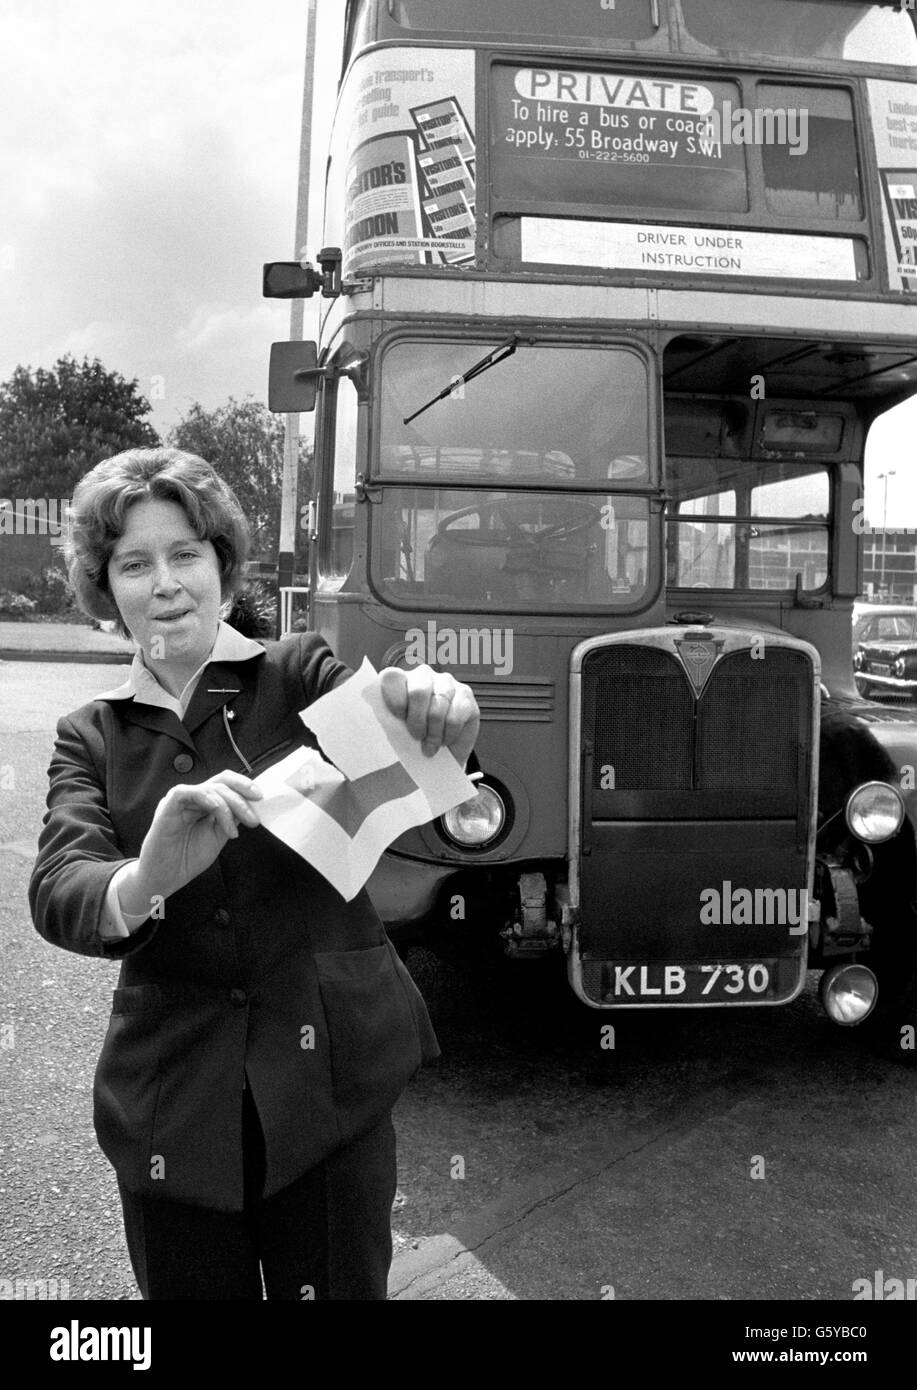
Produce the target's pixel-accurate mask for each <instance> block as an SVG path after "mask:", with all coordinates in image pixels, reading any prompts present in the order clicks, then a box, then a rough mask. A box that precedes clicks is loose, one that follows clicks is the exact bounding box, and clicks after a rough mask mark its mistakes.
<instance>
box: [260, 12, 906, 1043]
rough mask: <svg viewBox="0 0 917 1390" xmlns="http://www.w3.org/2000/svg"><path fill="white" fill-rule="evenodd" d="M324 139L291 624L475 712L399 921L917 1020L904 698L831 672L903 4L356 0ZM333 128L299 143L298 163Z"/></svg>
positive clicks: (851, 541)
mask: <svg viewBox="0 0 917 1390" xmlns="http://www.w3.org/2000/svg"><path fill="white" fill-rule="evenodd" d="M325 156H326V169H327V179H326V197H325V221H324V228H323V243H324V245H323V248H322V250H321V251H320V252H319V254H318V260H319V264H320V270H319V271H314V270H312V268H311V266H307V265H305V264H302V265H300V264H297V263H289V262H288V263H282V262H278V263H273V264H272V265H270V266H267V267H266V268H265V293H266V294H269V295H275V296H283V297H296V296H299V295H311V294H313V293H315V292H316V291H317V290H319V289H320V290H321V295H322V298H321V315H320V332H319V339H318V342H317V343H316V344H305V345H303V344H288V345H277V348H276V352H275V357H274V360H273V361H272V404H273V405H274V406H275V408H278V409H284V410H288V411H290V410H302V409H310V408H315V409H316V410H317V419H316V469H315V493H314V497H313V498H312V499H311V502H312V505H311V506H310V509H309V516H310V527H311V530H312V537H311V539H312V544H311V547H310V562H309V563H310V588H309V619H310V625H311V626H312V627H314V628H315V629H316V630H317V631H319V632H320V633H322V634H323V635H324V636H325V637H326V638H327V639H328V641H329V642H330V643H331V645H332V647H333V648H334V650H335V651H336V652H337V653H338V655H340V656H341V657H342V658H343V659H344V660H346V661H348V662H350V663H351V664H357V663H359V661H360V660H361V658H362V656H363V655H364V654H367V655H369V657H370V658H371V659H372V660H373V662H374V663H375V665H376V666H377V668H381V667H383V666H388V665H401V666H404V667H409V666H411V665H412V664H416V663H419V662H421V661H427V662H429V663H430V664H431V665H433V666H435V667H438V668H440V669H448V670H450V671H451V672H453V674H454V675H455V676H456V677H458V678H460V679H462V680H465V681H467V682H468V683H469V684H470V685H471V686H472V687H473V689H474V691H475V693H476V696H477V699H478V702H479V704H480V707H481V711H482V716H483V719H482V727H481V733H480V738H479V742H478V745H477V750H476V752H477V756H478V760H479V762H480V766H481V770H482V772H483V777H482V779H481V781H480V782H479V784H478V792H477V795H476V797H475V799H474V800H473V801H471V802H469V803H467V804H466V805H465V806H463V807H461V808H459V809H458V810H457V811H455V812H452V813H450V814H449V815H447V816H445V817H444V818H442V819H441V820H439V821H437V822H436V823H433V824H430V825H428V826H425V827H423V828H421V829H418V830H414V831H411V832H409V833H408V834H406V835H404V836H402V838H401V839H400V840H398V841H397V842H396V843H395V845H394V846H393V847H392V849H391V851H390V852H389V853H388V854H387V855H386V856H385V857H384V859H383V861H382V862H381V864H380V866H379V869H378V870H377V872H376V874H375V876H374V878H373V879H372V881H371V883H370V891H371V893H372V895H373V897H374V900H375V902H376V904H377V906H378V907H379V909H380V912H381V914H382V916H383V919H384V920H385V922H386V924H387V926H388V927H389V929H390V930H391V931H392V932H393V934H396V936H397V934H401V935H402V936H405V937H407V936H408V935H409V934H412V935H413V937H414V938H415V939H417V938H420V939H426V940H428V941H431V942H433V943H435V942H436V941H437V940H439V941H446V940H448V939H450V938H452V937H454V936H456V935H460V936H468V937H472V936H478V937H479V936H481V935H487V934H499V935H500V936H501V937H502V940H503V945H504V949H505V951H506V952H507V953H508V954H509V955H511V956H514V957H516V958H518V959H526V958H530V957H540V956H544V955H545V954H546V953H551V952H563V953H564V954H565V956H566V963H567V973H568V978H569V982H570V985H571V986H572V988H573V990H574V991H575V993H576V994H577V996H578V997H579V998H580V1000H582V1001H583V1003H584V1004H586V1005H589V1006H591V1007H592V1008H595V1009H599V1010H610V1011H614V1010H619V1011H620V1010H627V1009H642V1008H655V1009H671V1008H711V1007H717V1008H725V1007H755V1006H775V1005H780V1004H787V1003H789V1002H790V1001H792V1000H793V999H794V998H795V997H796V996H797V995H798V994H799V992H800V990H801V989H802V988H803V984H804V981H805V976H806V970H807V969H814V970H818V971H821V972H822V981H821V985H822V999H823V1002H824V1004H825V1007H826V1009H827V1011H828V1013H829V1014H830V1016H831V1017H832V1018H833V1019H834V1020H835V1021H837V1022H839V1023H842V1024H850V1023H856V1022H859V1021H861V1020H863V1019H865V1018H866V1017H867V1016H871V1019H872V1024H876V1023H877V1021H878V1020H881V1021H882V1023H881V1026H882V1027H883V1028H884V1029H885V1030H886V1031H887V1034H888V1036H889V1037H890V1038H892V1037H893V1038H894V1040H895V1042H896V1044H897V1045H898V1047H899V1049H900V1052H901V1054H902V1055H903V1056H904V1057H906V1058H910V1057H913V1055H914V1051H913V1049H914V1025H915V1024H917V916H915V898H917V853H915V827H917V791H915V790H914V787H915V776H914V767H915V764H917V728H915V721H914V717H913V715H912V714H911V713H910V712H909V711H908V710H906V709H900V708H894V707H891V706H888V705H879V704H876V703H873V702H870V701H866V700H863V699H862V698H861V697H860V696H859V694H858V692H857V689H856V687H855V684H854V680H853V673H852V669H851V641H850V630H851V610H852V605H853V601H854V599H855V597H856V596H857V594H858V592H859V591H860V588H861V545H862V532H863V529H864V527H863V520H864V518H863V513H862V496H863V461H864V448H865V440H866V435H867V431H868V429H869V426H870V424H871V422H872V421H873V419H874V418H875V417H876V416H877V415H878V414H880V413H882V412H884V411H886V410H887V409H888V408H890V407H891V406H893V405H895V404H897V403H899V402H902V401H903V400H905V399H906V398H907V397H909V396H910V395H912V394H913V393H914V392H915V391H917V318H915V308H917V32H915V20H914V14H913V13H912V12H911V11H910V10H909V8H908V7H907V6H899V5H890V4H861V3H849V2H848V0H566V3H565V4H563V5H558V4H556V3H553V0H462V2H461V3H456V2H455V0H351V3H349V4H348V6H347V10H346V21H345V39H344V53H343V66H342V76H341V80H340V84H339V89H338V97H337V107H336V114H335V118H334V126H333V131H332V134H331V138H330V143H329V146H328V149H327V151H325ZM324 163H325V160H324V159H323V164H324Z"/></svg>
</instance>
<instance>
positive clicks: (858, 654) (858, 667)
mask: <svg viewBox="0 0 917 1390" xmlns="http://www.w3.org/2000/svg"><path fill="white" fill-rule="evenodd" d="M853 669H854V671H862V669H863V653H862V651H861V650H860V648H859V647H858V648H857V650H856V651H855V652H854V654H853Z"/></svg>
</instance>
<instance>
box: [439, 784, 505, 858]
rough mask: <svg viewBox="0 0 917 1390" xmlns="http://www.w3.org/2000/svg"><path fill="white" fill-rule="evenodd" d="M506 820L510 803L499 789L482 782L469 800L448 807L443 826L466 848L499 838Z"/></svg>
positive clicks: (473, 847)
mask: <svg viewBox="0 0 917 1390" xmlns="http://www.w3.org/2000/svg"><path fill="white" fill-rule="evenodd" d="M505 824H506V806H505V805H504V802H503V798H502V796H500V794H499V792H495V791H494V789H493V787H488V786H484V785H481V786H480V787H478V790H477V792H476V793H475V795H474V796H473V797H471V799H470V800H469V801H463V802H462V804H461V806H456V807H455V808H454V810H452V811H447V812H446V814H445V815H444V816H443V818H442V827H443V830H444V831H445V832H446V834H447V835H448V836H449V839H450V840H453V841H454V842H455V844H457V845H462V846H463V847H464V848H471V849H480V848H481V847H482V846H483V845H488V844H490V842H491V840H495V839H496V838H497V836H498V835H499V834H500V831H501V830H502V829H503V827H504V825H505Z"/></svg>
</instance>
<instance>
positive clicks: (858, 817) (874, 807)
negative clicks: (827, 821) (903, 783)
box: [844, 782, 904, 845]
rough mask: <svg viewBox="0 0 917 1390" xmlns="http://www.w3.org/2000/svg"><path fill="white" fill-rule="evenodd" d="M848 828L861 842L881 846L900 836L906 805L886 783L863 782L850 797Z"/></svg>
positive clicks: (848, 803)
mask: <svg viewBox="0 0 917 1390" xmlns="http://www.w3.org/2000/svg"><path fill="white" fill-rule="evenodd" d="M844 816H845V818H846V821H847V828H848V830H849V831H850V832H851V834H852V835H855V836H856V837H857V839H858V840H865V841H866V843H867V844H869V845H880V844H881V843H882V842H883V840H890V839H891V838H892V836H893V835H897V834H898V831H899V830H900V829H901V823H902V821H903V820H904V802H903V801H902V800H901V795H900V793H899V791H898V789H897V788H896V787H891V786H889V784H888V783H887V782H864V783H863V785H862V786H861V787H857V789H856V791H853V792H851V793H850V796H849V797H848V798H847V805H846V806H845V808H844Z"/></svg>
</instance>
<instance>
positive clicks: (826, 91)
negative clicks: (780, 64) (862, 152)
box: [758, 82, 863, 220]
mask: <svg viewBox="0 0 917 1390" xmlns="http://www.w3.org/2000/svg"><path fill="white" fill-rule="evenodd" d="M758 104H759V106H761V107H762V108H763V109H764V110H765V111H771V112H773V113H774V119H773V126H772V134H773V139H772V140H767V141H766V142H765V143H764V144H763V145H762V146H761V157H762V161H763V164H764V185H765V196H766V198H767V206H768V207H769V208H770V210H771V211H772V212H777V213H782V214H783V215H785V216H793V215H801V216H804V217H823V218H826V219H829V220H836V219H847V220H853V219H855V218H859V217H862V216H863V201H862V198H861V196H860V176H859V170H858V167H857V150H856V139H855V136H854V127H853V108H852V105H851V100H850V96H849V93H847V92H843V91H840V90H838V89H837V88H832V87H789V86H783V85H778V84H777V83H771V82H761V83H759V84H758Z"/></svg>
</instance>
